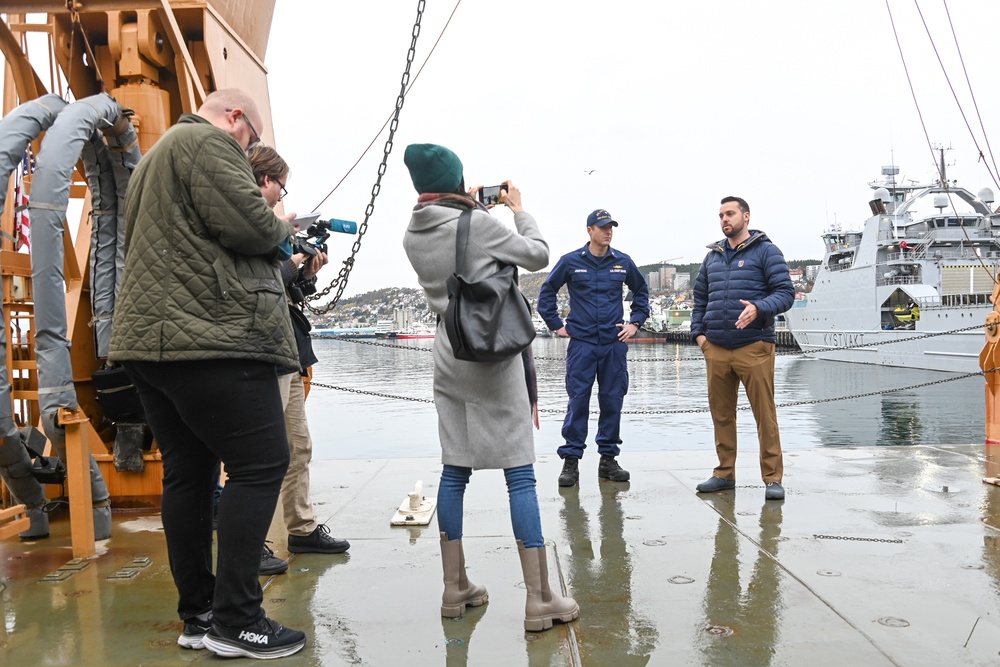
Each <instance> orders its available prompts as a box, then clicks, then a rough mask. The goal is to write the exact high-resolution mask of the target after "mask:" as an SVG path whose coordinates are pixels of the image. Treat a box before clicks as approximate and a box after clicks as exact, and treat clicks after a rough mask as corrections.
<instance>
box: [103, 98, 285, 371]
mask: <svg viewBox="0 0 1000 667" xmlns="http://www.w3.org/2000/svg"><path fill="white" fill-rule="evenodd" d="M289 233H290V227H289V226H288V224H287V223H285V222H284V221H282V220H281V219H279V218H278V217H277V216H275V215H274V213H273V212H272V211H271V209H270V208H269V207H268V206H267V204H266V203H265V201H264V198H263V197H261V194H260V188H259V187H258V186H257V184H256V182H255V181H254V178H253V173H252V172H251V170H250V164H249V163H248V162H247V159H246V155H245V154H244V153H243V150H242V149H241V148H240V145H239V144H238V143H237V142H236V141H235V140H234V139H232V138H231V137H230V136H229V135H228V134H226V133H225V132H224V131H222V130H220V129H219V128H217V127H215V126H214V125H212V124H211V123H209V122H208V121H207V120H205V119H203V118H201V117H199V116H195V115H193V114H184V115H182V116H181V118H180V120H179V121H178V123H177V124H176V125H175V126H174V127H173V128H171V129H170V130H169V131H167V132H166V133H165V134H164V135H163V137H162V138H161V139H160V140H159V142H157V144H156V146H155V147H154V148H153V149H152V150H150V151H149V153H148V154H147V155H146V156H144V157H143V159H142V160H141V161H140V162H139V166H138V167H137V168H136V170H135V173H134V174H133V176H132V179H131V181H130V182H129V188H128V192H127V194H126V196H125V272H124V275H123V277H122V282H121V289H120V292H119V296H118V300H117V304H116V307H115V313H114V323H113V329H112V335H111V350H110V354H109V359H111V360H112V361H122V360H133V361H187V360H201V359H232V358H250V359H256V360H260V361H268V362H272V363H274V364H276V365H279V366H284V367H289V368H298V355H297V354H296V352H295V339H294V337H293V334H292V327H291V322H290V320H289V317H288V308H287V306H286V305H285V297H284V289H283V286H282V283H281V278H280V274H279V270H278V267H277V265H276V264H275V262H274V256H275V249H276V247H277V245H278V244H279V243H281V242H282V241H284V240H286V239H287V238H288V236H289Z"/></svg>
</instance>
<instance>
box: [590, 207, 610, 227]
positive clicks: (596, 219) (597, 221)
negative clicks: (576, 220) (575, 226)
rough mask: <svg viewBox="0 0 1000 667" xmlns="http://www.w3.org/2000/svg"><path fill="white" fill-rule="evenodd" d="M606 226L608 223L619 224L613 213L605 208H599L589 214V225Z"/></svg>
mask: <svg viewBox="0 0 1000 667" xmlns="http://www.w3.org/2000/svg"><path fill="white" fill-rule="evenodd" d="M595 225H596V226H598V227H605V226H607V225H613V226H614V227H617V226H618V223H617V222H615V221H614V219H612V217H611V214H610V213H608V212H607V211H605V210H604V209H603V208H599V209H597V210H596V211H594V212H593V213H591V214H590V215H588V216H587V226H588V227H593V226H595Z"/></svg>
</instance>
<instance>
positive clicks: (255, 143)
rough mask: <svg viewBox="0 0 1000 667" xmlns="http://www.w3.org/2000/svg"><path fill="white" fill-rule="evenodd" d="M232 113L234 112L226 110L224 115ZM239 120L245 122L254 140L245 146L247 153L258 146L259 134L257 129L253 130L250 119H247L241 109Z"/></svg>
mask: <svg viewBox="0 0 1000 667" xmlns="http://www.w3.org/2000/svg"><path fill="white" fill-rule="evenodd" d="M232 111H234V109H226V113H230V112H232ZM240 118H242V119H243V120H244V121H246V124H247V127H249V128H250V131H251V132H253V136H254V139H253V141H251V142H250V143H249V144H247V151H248V152H249V151H251V150H253V149H254V148H257V146H259V145H260V132H258V131H257V128H255V127H254V126H253V123H251V122H250V119H249V118H247V115H246V113H245V112H244V111H243V109H240Z"/></svg>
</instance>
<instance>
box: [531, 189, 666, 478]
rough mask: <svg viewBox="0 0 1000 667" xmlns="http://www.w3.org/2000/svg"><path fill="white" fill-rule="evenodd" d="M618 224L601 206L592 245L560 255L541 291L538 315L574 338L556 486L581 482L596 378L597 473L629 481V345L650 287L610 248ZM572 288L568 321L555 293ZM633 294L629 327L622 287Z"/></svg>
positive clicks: (645, 311)
mask: <svg viewBox="0 0 1000 667" xmlns="http://www.w3.org/2000/svg"><path fill="white" fill-rule="evenodd" d="M617 226H618V223H617V222H615V220H613V219H612V217H611V214H610V213H608V212H607V211H605V210H604V209H598V210H596V211H594V212H593V213H591V214H590V216H589V217H588V218H587V233H588V234H589V235H590V243H588V244H587V245H585V246H583V248H581V249H580V250H575V251H573V252H571V253H569V254H566V255H563V256H562V257H561V258H559V261H558V262H557V263H556V265H555V267H554V268H553V269H552V272H551V273H550V274H549V277H548V278H547V279H546V280H545V283H544V284H543V285H542V289H541V290H540V291H539V292H538V314H539V315H541V316H542V319H543V320H545V324H546V325H547V326H548V327H549V329H551V330H553V331H555V332H556V335H559V336H568V337H569V338H571V339H572V340H570V342H569V346H568V347H567V349H566V393H568V394H569V406H568V407H567V409H566V419H565V421H563V428H562V436H563V439H564V440H565V441H566V444H564V445H563V446H562V447H560V448H559V450H558V453H559V458H561V459H563V469H562V472H561V473H560V475H559V486H574V485H576V483H577V482H578V481H579V480H580V472H579V470H578V465H579V462H580V459H581V458H582V457H583V450H584V449H585V448H586V447H587V419H588V417H589V411H590V393H591V390H592V389H593V388H594V379H595V378H596V379H597V385H598V392H597V400H598V405H599V406H600V417H599V418H598V421H597V438H596V442H597V450H598V451H599V452H600V454H601V462H600V465H599V466H598V468H597V476H598V477H599V478H600V479H607V480H610V481H612V482H627V481H628V480H629V474H628V471H627V470H622V467H621V466H620V465H619V464H618V461H617V460H616V457H617V456H618V453H619V451H620V448H619V445H621V442H622V440H621V437H620V435H619V432H620V430H621V429H620V427H621V412H622V403H623V401H624V399H625V394H626V393H627V392H628V365H627V361H626V358H625V355H626V354H627V352H628V345H626V344H625V341H627V340H628V339H629V338H632V337H633V336H634V335H635V334H636V332H637V331H638V330H639V327H640V326H642V324H643V322H645V321H646V318H647V317H649V288H648V287H647V286H646V280H645V278H643V276H642V274H641V273H639V269H638V268H637V267H636V265H635V263H634V262H633V261H632V259H631V258H630V257H629V256H628V255H626V254H625V253H623V252H622V251H620V250H615V249H614V248H612V247H611V236H612V231H613V228H615V227H617ZM563 285H568V286H569V287H568V289H569V311H570V312H569V315H568V316H567V318H566V322H565V324H564V323H563V321H562V319H561V318H560V317H559V308H558V306H557V305H556V293H557V292H558V291H559V290H560V288H562V286H563ZM623 286H627V287H628V288H629V289H630V290H632V312H631V314H630V315H629V321H628V322H624V321H623V319H622V317H623V315H624V307H623V306H622V301H623V298H622V297H623V290H622V287H623Z"/></svg>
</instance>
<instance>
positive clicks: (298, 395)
mask: <svg viewBox="0 0 1000 667" xmlns="http://www.w3.org/2000/svg"><path fill="white" fill-rule="evenodd" d="M278 388H279V389H280V390H281V404H282V406H283V407H284V408H285V429H286V430H287V431H288V448H289V450H290V454H291V459H290V460H289V463H288V472H287V473H285V479H284V481H283V482H282V483H281V510H282V513H283V514H284V517H285V526H286V527H287V528H288V534H289V535H296V536H298V537H305V536H306V535H310V534H312V532H313V531H314V530H316V515H315V514H314V513H313V508H312V503H311V502H309V462H310V461H312V438H311V437H309V424H308V423H307V422H306V404H305V390H304V387H303V384H302V376H301V375H299V374H298V373H289V374H287V375H281V376H279V377H278Z"/></svg>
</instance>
